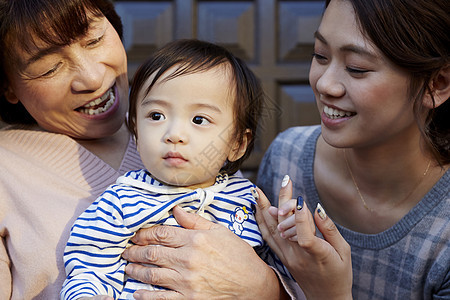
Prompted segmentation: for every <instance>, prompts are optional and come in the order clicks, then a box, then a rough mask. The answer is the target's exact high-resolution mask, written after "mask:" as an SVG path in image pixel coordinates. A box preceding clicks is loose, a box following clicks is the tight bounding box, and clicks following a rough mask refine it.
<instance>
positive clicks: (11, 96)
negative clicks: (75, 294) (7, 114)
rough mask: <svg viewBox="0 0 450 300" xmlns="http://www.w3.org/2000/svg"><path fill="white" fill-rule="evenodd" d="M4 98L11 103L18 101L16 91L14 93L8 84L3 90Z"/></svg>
mask: <svg viewBox="0 0 450 300" xmlns="http://www.w3.org/2000/svg"><path fill="white" fill-rule="evenodd" d="M5 98H6V100H8V102H9V103H11V104H17V103H19V98H17V96H16V93H14V91H13V90H12V89H11V87H10V86H9V87H8V88H7V89H6V91H5Z"/></svg>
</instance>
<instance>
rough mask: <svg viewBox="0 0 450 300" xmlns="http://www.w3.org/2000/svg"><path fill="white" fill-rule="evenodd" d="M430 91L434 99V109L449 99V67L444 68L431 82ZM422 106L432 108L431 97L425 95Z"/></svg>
mask: <svg viewBox="0 0 450 300" xmlns="http://www.w3.org/2000/svg"><path fill="white" fill-rule="evenodd" d="M430 88H431V91H432V93H433V97H434V107H438V106H439V105H441V104H442V103H444V102H445V101H447V99H448V98H449V97H450V65H448V66H446V67H444V68H443V69H442V70H441V71H440V72H439V73H438V75H437V76H436V77H435V78H434V79H433V81H432V82H431V87H430ZM423 104H424V105H425V106H426V107H427V108H433V100H432V99H431V95H429V94H426V95H425V98H424V100H423Z"/></svg>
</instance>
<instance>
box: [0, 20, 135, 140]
mask: <svg viewBox="0 0 450 300" xmlns="http://www.w3.org/2000/svg"><path fill="white" fill-rule="evenodd" d="M37 45H38V47H39V49H35V50H34V51H32V53H31V54H30V53H28V52H25V51H23V50H21V49H20V47H17V48H18V49H16V51H17V52H16V53H18V55H19V58H20V59H19V66H15V67H14V68H10V72H9V80H10V86H9V89H8V91H7V93H6V97H7V99H8V101H10V102H12V103H15V102H18V101H20V102H21V103H22V104H23V105H24V106H25V108H26V109H27V111H28V112H29V113H30V114H31V115H32V116H33V118H34V119H35V120H36V121H37V123H38V124H39V126H40V127H41V128H43V129H45V130H47V131H50V132H57V133H63V134H66V135H69V136H71V137H74V138H78V139H92V138H102V137H105V136H108V135H111V134H113V133H114V132H116V131H117V130H118V129H119V128H120V127H121V125H122V124H123V122H124V119H125V114H126V112H127V110H128V79H127V73H126V72H127V60H126V53H125V49H124V48H123V45H122V42H121V40H120V38H119V36H118V34H117V32H116V31H115V29H114V27H113V26H112V25H111V24H110V22H109V21H108V19H107V18H105V17H101V18H94V19H92V22H91V24H90V27H89V30H88V32H87V34H86V35H85V36H83V37H80V38H79V39H78V40H76V41H75V42H74V43H72V44H70V45H68V46H64V47H59V46H53V45H46V44H43V43H39V42H38V43H37Z"/></svg>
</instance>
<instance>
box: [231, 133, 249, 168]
mask: <svg viewBox="0 0 450 300" xmlns="http://www.w3.org/2000/svg"><path fill="white" fill-rule="evenodd" d="M251 138H252V132H251V130H250V129H248V128H247V129H246V130H245V132H244V136H243V137H242V143H239V142H238V141H235V142H234V144H233V147H232V148H231V151H230V154H229V155H228V161H231V162H233V161H237V160H238V159H239V158H241V157H242V156H243V155H244V154H245V151H247V147H248V143H249V142H250V139H251Z"/></svg>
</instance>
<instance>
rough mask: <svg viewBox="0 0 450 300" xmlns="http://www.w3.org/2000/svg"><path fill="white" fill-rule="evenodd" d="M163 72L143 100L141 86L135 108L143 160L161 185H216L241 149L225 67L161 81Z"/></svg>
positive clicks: (232, 97) (174, 68)
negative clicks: (221, 169)
mask: <svg viewBox="0 0 450 300" xmlns="http://www.w3.org/2000/svg"><path fill="white" fill-rule="evenodd" d="M176 68H177V66H175V67H172V68H171V69H169V70H168V71H166V73H165V74H163V76H161V78H159V79H158V81H157V82H156V84H155V85H154V86H153V87H152V89H151V91H150V92H149V93H148V95H147V96H145V97H144V96H143V95H144V93H143V92H142V91H145V90H146V89H147V87H148V85H149V83H150V82H151V80H152V79H153V77H154V76H151V77H150V78H149V79H148V80H147V83H146V84H144V85H143V87H142V89H141V91H140V95H142V96H140V97H138V99H140V100H138V101H139V103H137V105H136V130H137V137H138V138H137V145H138V150H139V153H140V155H141V158H142V162H143V163H144V165H145V167H146V168H147V169H148V170H149V172H150V173H152V175H153V176H154V177H155V178H156V179H158V180H159V181H161V182H164V183H166V184H169V185H175V186H185V187H191V188H197V187H205V186H210V185H212V184H214V182H215V177H216V175H217V174H218V172H219V170H220V168H221V167H222V166H223V164H224V162H225V161H226V159H227V158H228V159H229V160H231V161H234V160H236V159H237V158H236V152H237V150H234V149H235V148H239V147H238V145H237V144H236V142H234V141H235V139H234V137H233V136H232V135H233V131H234V113H233V104H234V101H235V100H234V93H233V91H232V90H231V89H230V86H231V82H230V76H231V74H230V72H229V71H227V69H226V68H225V67H223V66H218V67H215V68H213V69H211V70H208V71H204V72H199V73H193V74H187V75H181V76H177V77H175V78H172V79H170V80H167V81H166V80H165V78H167V77H168V76H169V75H170V74H172V73H173V72H174V71H175V70H176Z"/></svg>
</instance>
